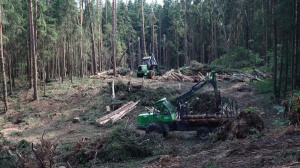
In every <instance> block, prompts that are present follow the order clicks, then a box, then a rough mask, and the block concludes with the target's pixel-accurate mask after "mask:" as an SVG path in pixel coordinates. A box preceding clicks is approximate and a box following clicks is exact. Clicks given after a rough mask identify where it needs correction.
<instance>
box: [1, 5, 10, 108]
mask: <svg viewBox="0 0 300 168" xmlns="http://www.w3.org/2000/svg"><path fill="white" fill-rule="evenodd" d="M2 36H3V34H2V5H1V4H0V58H1V72H2V86H3V92H2V93H3V102H4V112H6V111H7V110H8V106H7V86H6V75H5V64H4V62H5V61H4V55H3V40H2V39H3V38H2Z"/></svg>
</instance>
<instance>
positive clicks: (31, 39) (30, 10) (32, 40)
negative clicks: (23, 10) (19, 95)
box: [28, 0, 38, 100]
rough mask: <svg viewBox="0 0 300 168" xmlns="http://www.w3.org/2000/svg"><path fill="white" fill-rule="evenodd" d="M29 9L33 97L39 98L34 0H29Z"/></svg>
mask: <svg viewBox="0 0 300 168" xmlns="http://www.w3.org/2000/svg"><path fill="white" fill-rule="evenodd" d="M28 10H29V31H30V35H29V36H30V51H31V53H30V54H31V57H32V60H33V64H32V65H33V99H34V100H38V94H37V92H38V90H37V58H36V53H35V33H34V32H35V30H34V22H33V13H32V0H28Z"/></svg>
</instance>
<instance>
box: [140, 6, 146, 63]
mask: <svg viewBox="0 0 300 168" xmlns="http://www.w3.org/2000/svg"><path fill="white" fill-rule="evenodd" d="M141 11H142V12H141V13H142V58H143V57H144V56H146V42H145V17H144V0H141Z"/></svg>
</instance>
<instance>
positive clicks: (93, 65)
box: [88, 0, 97, 75]
mask: <svg viewBox="0 0 300 168" xmlns="http://www.w3.org/2000/svg"><path fill="white" fill-rule="evenodd" d="M88 6H89V15H90V31H91V43H92V66H91V71H92V72H91V73H92V75H96V72H97V66H96V64H97V62H96V49H95V33H94V23H93V11H92V9H93V8H92V6H93V5H92V3H91V0H88Z"/></svg>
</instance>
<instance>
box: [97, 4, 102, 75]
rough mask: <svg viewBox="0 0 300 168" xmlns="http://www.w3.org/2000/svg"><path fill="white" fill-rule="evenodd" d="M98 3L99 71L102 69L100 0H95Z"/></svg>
mask: <svg viewBox="0 0 300 168" xmlns="http://www.w3.org/2000/svg"><path fill="white" fill-rule="evenodd" d="M97 4H98V22H99V24H98V59H99V62H98V64H99V72H101V71H102V53H101V52H102V14H101V12H102V0H100V3H99V0H97Z"/></svg>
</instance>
